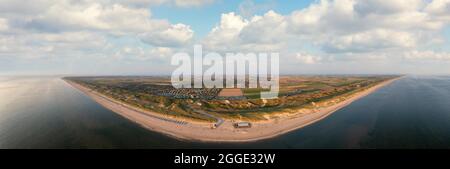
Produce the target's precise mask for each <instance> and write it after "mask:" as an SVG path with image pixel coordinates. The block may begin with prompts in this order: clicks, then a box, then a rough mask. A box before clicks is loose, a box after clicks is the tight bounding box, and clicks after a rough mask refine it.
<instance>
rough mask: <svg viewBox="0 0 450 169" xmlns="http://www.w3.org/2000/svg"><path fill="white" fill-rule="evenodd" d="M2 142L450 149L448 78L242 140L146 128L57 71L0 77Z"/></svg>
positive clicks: (405, 85) (421, 80) (412, 79)
mask: <svg viewBox="0 0 450 169" xmlns="http://www.w3.org/2000/svg"><path fill="white" fill-rule="evenodd" d="M0 148H450V77H448V76H447V77H446V76H424V77H422V76H419V77H417V76H409V77H406V78H403V79H401V80H398V81H396V82H394V83H392V84H391V85H389V86H386V87H384V88H382V89H380V90H378V91H377V92H375V93H373V94H371V95H369V96H367V97H365V98H363V99H360V100H358V101H356V102H354V103H353V104H351V105H349V106H347V107H345V108H343V109H341V110H339V111H337V112H335V113H333V114H332V115H330V116H329V117H327V118H326V119H323V120H321V121H319V122H317V123H315V124H312V125H310V126H307V127H305V128H302V129H299V130H296V131H293V132H290V133H288V134H285V135H282V136H280V137H276V138H273V139H269V140H263V141H258V142H252V143H241V144H211V143H198V142H187V141H181V140H177V139H174V138H171V137H167V136H164V135H162V134H159V133H155V132H152V131H148V130H146V129H143V128H141V127H140V126H139V125H137V124H134V123H133V122H130V121H128V120H126V119H124V118H122V117H121V116H119V115H117V114H115V113H114V112H112V111H110V110H108V109H106V108H103V107H102V106H100V105H99V104H97V103H95V102H94V101H93V100H91V99H90V98H89V97H87V96H86V95H84V94H83V93H81V92H80V91H78V90H76V89H74V88H72V87H71V86H69V85H68V84H66V83H65V82H64V81H62V80H60V79H59V78H57V77H0Z"/></svg>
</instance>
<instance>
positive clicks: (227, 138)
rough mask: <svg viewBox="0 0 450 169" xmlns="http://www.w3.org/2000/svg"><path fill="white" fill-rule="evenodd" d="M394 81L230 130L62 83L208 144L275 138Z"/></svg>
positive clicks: (145, 122) (229, 125) (143, 121)
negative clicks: (331, 102) (314, 106)
mask: <svg viewBox="0 0 450 169" xmlns="http://www.w3.org/2000/svg"><path fill="white" fill-rule="evenodd" d="M397 79H399V78H396V79H391V80H388V81H384V82H382V83H380V84H377V85H375V86H373V87H371V88H368V89H365V90H363V91H360V92H357V93H354V94H352V95H351V96H348V97H346V99H345V100H343V101H340V102H338V103H335V104H333V105H331V106H323V107H322V106H321V107H320V108H315V109H311V110H303V111H302V112H299V113H290V114H286V115H284V114H280V115H278V116H277V117H278V118H274V119H270V120H266V121H260V122H259V121H258V122H252V127H251V128H245V129H236V128H234V127H233V123H234V121H232V120H225V121H224V122H223V124H222V125H220V126H219V127H218V128H215V129H213V128H212V127H211V126H212V123H201V122H195V121H189V120H188V119H174V118H171V117H165V116H163V115H161V114H159V113H155V112H151V111H147V110H141V109H138V108H135V107H132V106H129V105H126V104H123V103H120V102H118V101H115V100H113V99H111V98H108V97H106V96H104V95H102V94H100V93H97V92H95V91H92V90H91V89H88V88H86V87H84V86H81V85H79V84H76V83H73V82H70V81H66V82H67V83H68V84H70V85H71V86H73V87H75V88H76V89H78V90H80V91H82V92H83V93H85V94H86V95H88V96H89V97H90V98H92V99H93V100H94V101H96V102H97V103H99V104H100V105H102V106H104V107H105V108H107V109H110V110H112V111H114V112H116V113H117V114H119V115H121V116H123V117H125V118H127V119H129V120H131V121H133V122H136V123H137V124H140V125H141V126H143V127H145V128H147V129H149V130H152V131H156V132H160V133H163V134H166V135H169V136H172V137H175V138H179V139H186V140H195V141H209V142H245V141H256V140H261V139H267V138H271V137H275V136H278V135H281V134H284V133H287V132H290V131H293V130H296V129H299V128H302V127H304V126H307V125H309V124H312V123H314V122H317V121H319V120H321V119H323V118H325V117H327V116H328V115H330V114H332V113H333V112H335V111H337V110H339V109H340V108H343V107H345V106H347V105H349V104H351V103H352V102H353V101H355V100H358V99H360V98H362V97H364V96H367V95H369V94H370V93H372V92H374V91H376V90H378V89H380V88H382V87H384V86H386V85H388V84H390V83H391V82H393V81H395V80H397ZM305 111H306V112H305ZM361 113H364V112H361Z"/></svg>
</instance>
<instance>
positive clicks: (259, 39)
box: [203, 11, 287, 51]
mask: <svg viewBox="0 0 450 169" xmlns="http://www.w3.org/2000/svg"><path fill="white" fill-rule="evenodd" d="M286 26H287V25H286V23H285V20H284V17H283V16H282V15H279V14H277V13H276V12H274V11H269V12H267V13H266V14H264V15H263V16H254V17H252V18H251V19H250V20H247V19H244V18H243V17H242V16H240V15H236V14H235V13H233V12H231V13H227V14H222V17H221V20H220V24H219V25H217V26H216V27H214V28H213V29H212V31H211V32H210V33H209V34H208V35H207V37H206V38H205V39H204V40H203V44H204V45H205V46H206V48H207V49H208V50H216V51H275V50H279V49H280V48H281V47H282V46H283V45H284V42H283V41H282V39H283V37H284V36H285V29H286Z"/></svg>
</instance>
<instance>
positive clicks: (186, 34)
mask: <svg viewBox="0 0 450 169" xmlns="http://www.w3.org/2000/svg"><path fill="white" fill-rule="evenodd" d="M193 35H194V32H193V31H192V30H191V28H190V27H189V26H187V25H184V24H175V25H171V27H170V28H168V29H166V30H164V31H161V32H149V33H144V34H142V35H141V36H140V37H141V39H142V40H143V41H144V42H146V43H148V44H151V45H155V46H171V47H177V46H182V45H184V44H187V43H188V42H189V41H190V40H191V39H192V37H193Z"/></svg>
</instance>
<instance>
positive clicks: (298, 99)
mask: <svg viewBox="0 0 450 169" xmlns="http://www.w3.org/2000/svg"><path fill="white" fill-rule="evenodd" d="M398 78H401V77H400V76H350V75H347V76H282V77H280V93H279V97H278V98H276V99H261V98H260V96H259V93H260V91H261V90H264V89H258V88H256V89H217V88H213V89H202V88H200V89H175V88H173V87H172V86H171V85H170V78H169V77H159V76H155V77H148V76H145V77H138V76H133V77H131V76H117V77H116V76H114V77H65V78H63V80H65V81H66V82H67V83H68V84H70V85H71V86H73V87H75V88H76V89H78V90H80V91H82V92H83V93H85V94H86V95H88V96H89V97H91V98H92V99H93V100H95V101H96V102H97V103H99V104H100V105H102V106H104V107H105V108H108V109H110V110H112V111H114V112H115V113H117V114H119V115H121V116H123V117H125V118H127V119H129V120H131V121H133V122H136V123H138V124H140V125H141V126H143V127H145V128H147V129H149V130H152V131H156V132H160V133H164V134H166V135H169V136H173V137H175V138H179V139H186V140H195V141H212V142H244V141H256V140H261V139H267V138H271V137H275V136H278V135H281V134H284V133H287V132H290V131H293V130H296V129H299V128H301V127H304V126H307V125H309V124H312V123H314V122H317V121H319V120H321V119H323V118H325V117H327V116H328V115H330V114H332V113H333V112H335V111H336V110H339V109H340V108H342V107H345V106H346V105H349V104H350V103H352V102H353V101H355V100H358V99H360V98H362V97H364V96H367V95H369V94H370V93H372V92H374V91H376V90H377V89H380V88H382V87H383V86H386V85H388V84H389V83H391V82H393V81H395V80H397V79H398ZM361 113H364V112H361Z"/></svg>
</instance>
